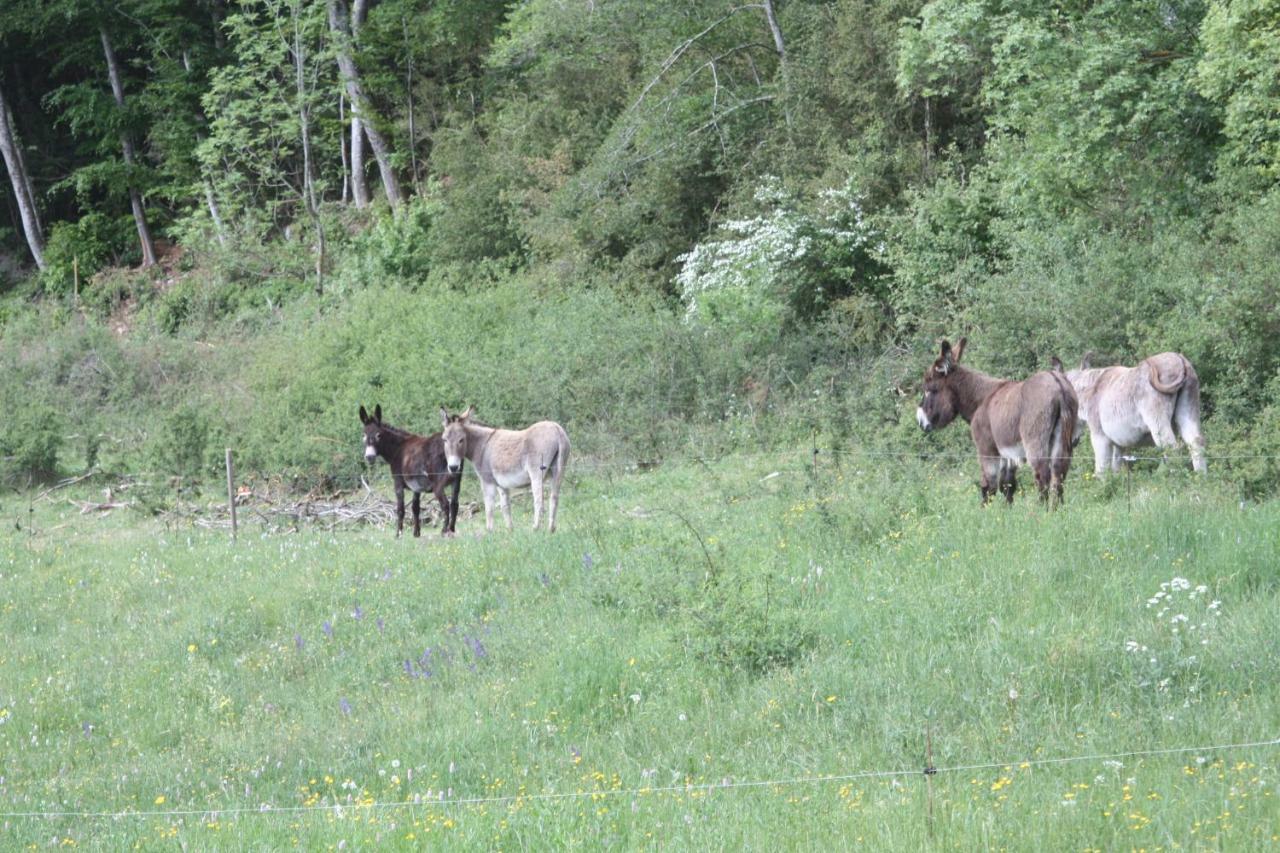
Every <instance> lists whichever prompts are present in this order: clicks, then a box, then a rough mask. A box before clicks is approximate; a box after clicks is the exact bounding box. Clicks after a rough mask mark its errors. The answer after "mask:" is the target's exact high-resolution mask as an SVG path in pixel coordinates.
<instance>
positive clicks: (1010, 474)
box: [1000, 462, 1018, 504]
mask: <svg viewBox="0 0 1280 853" xmlns="http://www.w3.org/2000/svg"><path fill="white" fill-rule="evenodd" d="M1016 491H1018V469H1017V466H1015V465H1014V464H1013V463H1012V462H1010V463H1009V464H1008V465H1006V466H1005V467H1004V468H1003V469H1002V470H1001V471H1000V492H1001V494H1003V495H1004V500H1005V503H1008V504H1011V503H1013V495H1014V492H1016Z"/></svg>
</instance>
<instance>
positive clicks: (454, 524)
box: [448, 476, 462, 536]
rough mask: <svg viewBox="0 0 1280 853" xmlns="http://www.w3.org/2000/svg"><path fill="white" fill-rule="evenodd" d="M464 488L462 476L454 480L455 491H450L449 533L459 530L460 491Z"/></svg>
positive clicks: (452, 533)
mask: <svg viewBox="0 0 1280 853" xmlns="http://www.w3.org/2000/svg"><path fill="white" fill-rule="evenodd" d="M461 488H462V477H461V476H459V477H458V478H457V479H456V480H454V481H453V491H452V492H450V493H449V513H448V516H449V535H450V536H453V535H454V534H456V533H457V532H458V491H459V490H460V489H461Z"/></svg>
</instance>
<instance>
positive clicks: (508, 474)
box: [492, 468, 529, 489]
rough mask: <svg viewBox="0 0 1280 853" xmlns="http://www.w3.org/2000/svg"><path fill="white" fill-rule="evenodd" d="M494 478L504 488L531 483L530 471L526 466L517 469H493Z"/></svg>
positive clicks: (518, 486) (513, 487) (514, 487)
mask: <svg viewBox="0 0 1280 853" xmlns="http://www.w3.org/2000/svg"><path fill="white" fill-rule="evenodd" d="M492 474H493V479H494V482H496V483H497V484H498V485H499V486H500V487H502V488H504V489H518V488H520V487H521V486H527V485H529V472H528V471H526V470H525V469H524V468H519V469H517V470H515V471H493V472H492Z"/></svg>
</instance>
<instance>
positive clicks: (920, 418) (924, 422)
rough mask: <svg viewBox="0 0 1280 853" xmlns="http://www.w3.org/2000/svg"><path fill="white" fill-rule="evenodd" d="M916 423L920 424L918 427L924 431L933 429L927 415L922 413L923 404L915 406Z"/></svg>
mask: <svg viewBox="0 0 1280 853" xmlns="http://www.w3.org/2000/svg"><path fill="white" fill-rule="evenodd" d="M916 423H918V424H920V429H922V430H924V431H925V432H929V431H930V430H932V429H933V424H931V423H929V416H928V415H926V414H925V413H924V407H923V406H917V407H916Z"/></svg>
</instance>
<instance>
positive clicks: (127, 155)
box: [98, 26, 156, 267]
mask: <svg viewBox="0 0 1280 853" xmlns="http://www.w3.org/2000/svg"><path fill="white" fill-rule="evenodd" d="M98 32H99V33H100V34H101V36H102V52H103V54H104V55H105V56H106V59H107V77H108V78H109V79H110V81H111V94H112V95H114V96H115V99H116V106H117V107H119V108H120V110H121V111H123V110H124V108H125V105H124V83H123V82H121V79H120V64H119V62H118V61H117V59H116V53H115V50H113V49H112V47H111V37H110V36H108V35H107V28H106V27H104V26H100V27H99V29H98ZM120 147H121V149H122V150H123V152H124V164H125V168H126V169H127V170H129V171H130V172H132V171H133V166H134V160H135V158H134V150H133V139H132V138H131V137H130V135H129V131H128V129H124V128H122V129H121V131H120ZM129 205H130V207H132V208H133V221H134V224H135V225H137V227H138V242H139V243H141V244H142V265H143V266H144V267H149V266H154V265H155V262H156V247H155V243H154V241H152V239H151V229H150V227H148V225H147V211H146V208H145V207H143V204H142V193H141V192H140V191H139V190H138V186H137V183H136V182H134V180H133V179H132V175H130V179H129Z"/></svg>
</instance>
